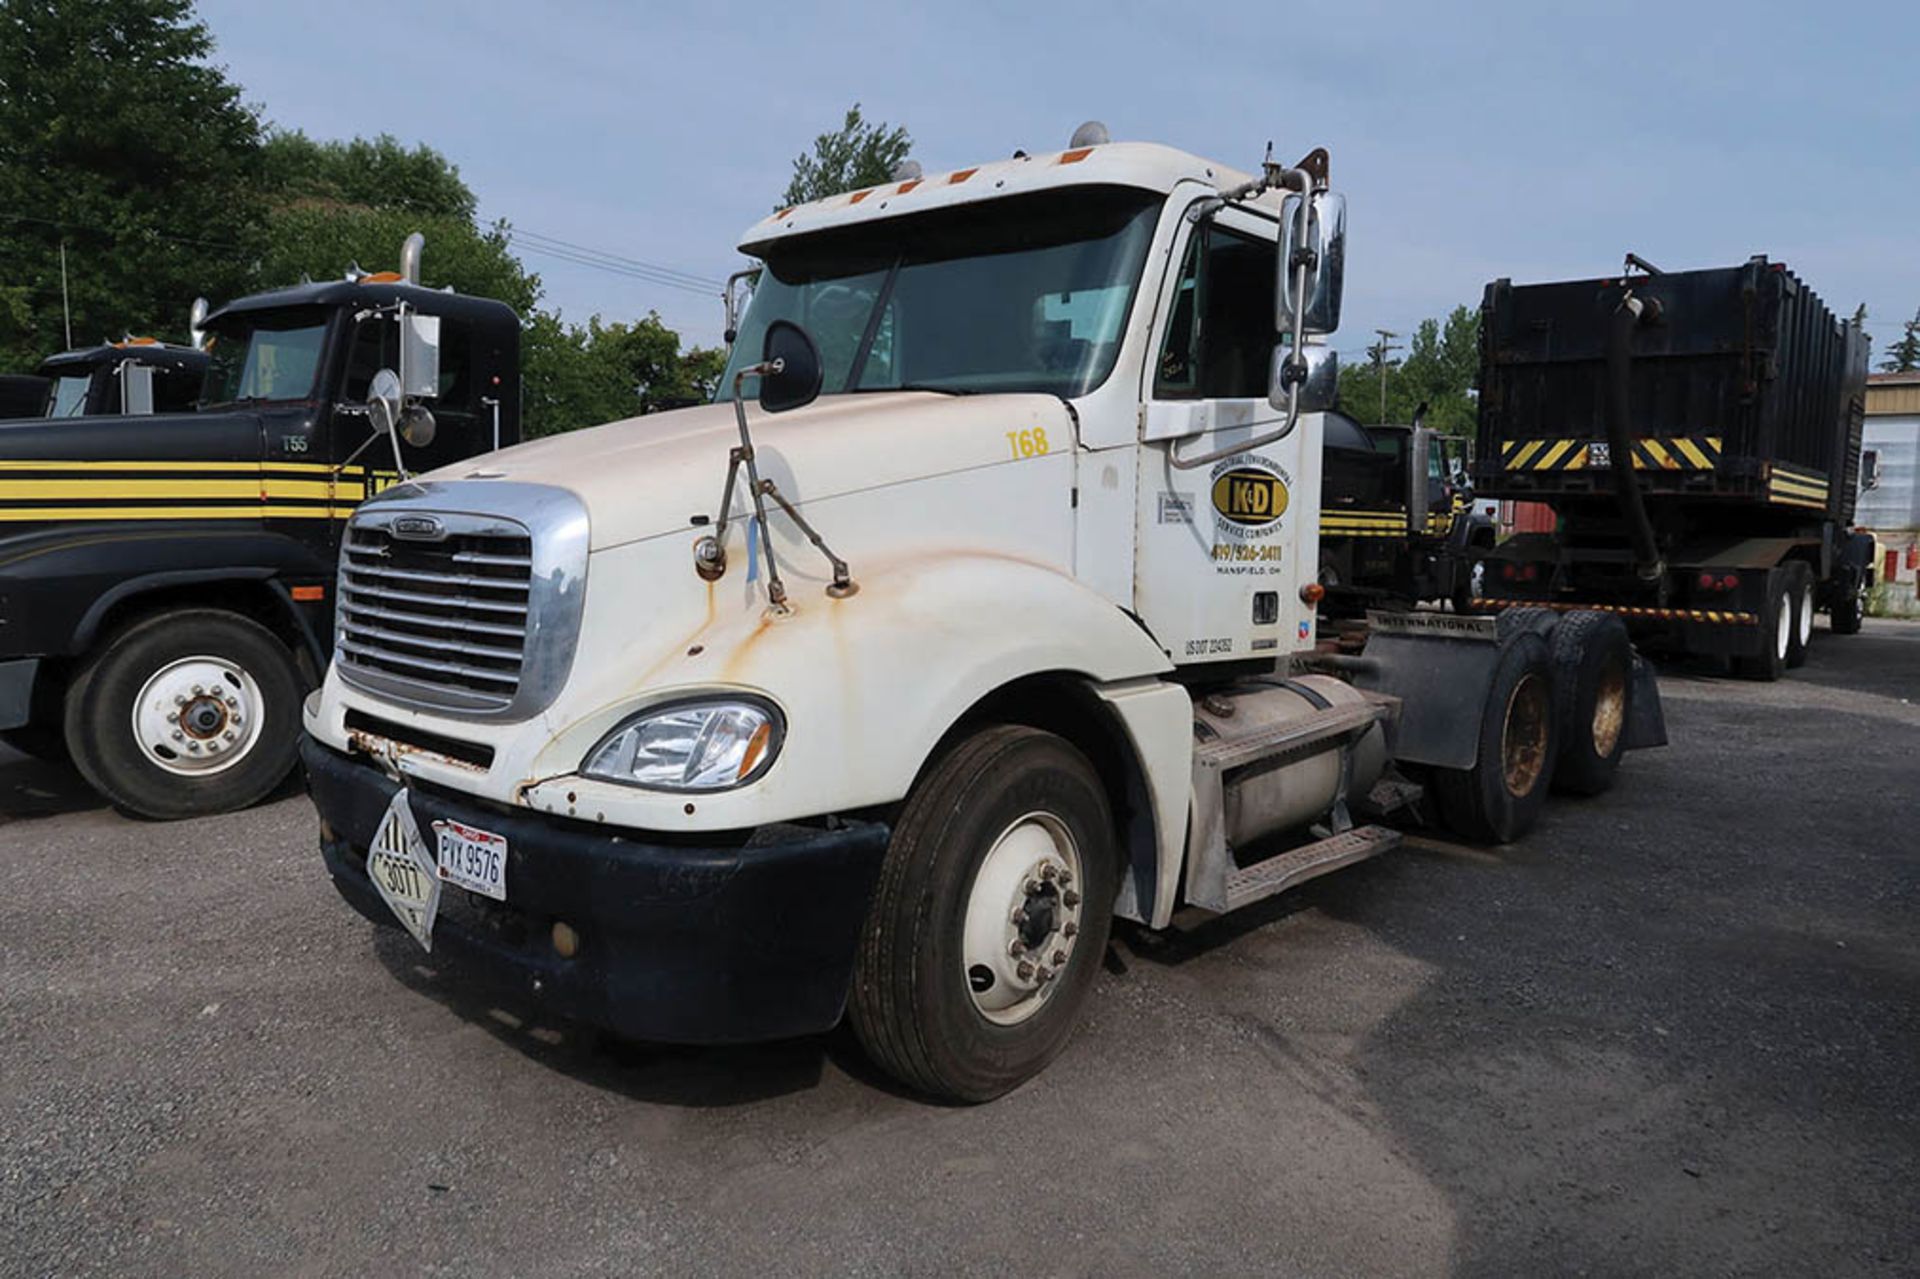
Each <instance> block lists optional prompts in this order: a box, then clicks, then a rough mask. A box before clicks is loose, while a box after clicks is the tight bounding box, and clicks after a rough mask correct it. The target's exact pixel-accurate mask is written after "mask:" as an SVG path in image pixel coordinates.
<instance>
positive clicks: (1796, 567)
mask: <svg viewBox="0 0 1920 1279" xmlns="http://www.w3.org/2000/svg"><path fill="white" fill-rule="evenodd" d="M1786 567H1787V603H1788V605H1789V606H1790V607H1791V608H1792V609H1793V625H1792V626H1791V628H1790V629H1789V633H1788V635H1787V668H1788V669H1789V670H1792V669H1796V668H1798V667H1801V666H1805V665H1806V664H1807V645H1808V644H1810V643H1812V642H1813V565H1811V564H1809V563H1807V562H1806V561H1805V560H1794V561H1793V562H1792V563H1790V564H1788V565H1787V566H1786Z"/></svg>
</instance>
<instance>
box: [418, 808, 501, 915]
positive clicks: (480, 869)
mask: <svg viewBox="0 0 1920 1279" xmlns="http://www.w3.org/2000/svg"><path fill="white" fill-rule="evenodd" d="M433 833H434V834H435V835H436V836H437V837H438V839H439V843H440V850H439V851H440V868H439V869H440V878H441V879H444V880H446V881H447V882H448V883H449V884H458V885H460V887H462V888H466V889H470V890H472V891H473V892H476V893H479V894H481V895H482V896H483V897H491V898H493V899H494V900H495V901H501V902H503V901H505V900H507V837H506V836H505V835H496V834H494V833H493V832H492V831H490V830H480V829H478V828H477V827H473V826H465V825H462V824H461V823H459V822H435V823H434V824H433Z"/></svg>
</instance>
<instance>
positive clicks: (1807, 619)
mask: <svg viewBox="0 0 1920 1279" xmlns="http://www.w3.org/2000/svg"><path fill="white" fill-rule="evenodd" d="M1796 611H1797V612H1798V615H1799V617H1800V647H1801V648H1805V647H1806V646H1807V641H1808V640H1811V639H1812V638H1813V588H1812V587H1811V586H1809V587H1808V588H1807V589H1806V590H1804V591H1801V592H1800V599H1799V601H1798V603H1797V605H1796Z"/></svg>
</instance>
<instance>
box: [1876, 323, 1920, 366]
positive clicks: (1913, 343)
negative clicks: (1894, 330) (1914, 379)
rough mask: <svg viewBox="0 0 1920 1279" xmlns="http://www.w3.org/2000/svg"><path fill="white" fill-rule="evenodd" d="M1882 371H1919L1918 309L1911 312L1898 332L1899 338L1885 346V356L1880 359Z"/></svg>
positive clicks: (1919, 332)
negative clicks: (1909, 317) (1910, 316)
mask: <svg viewBox="0 0 1920 1279" xmlns="http://www.w3.org/2000/svg"><path fill="white" fill-rule="evenodd" d="M1880 371H1881V372H1882V373H1916V372H1920V311H1915V312H1914V313H1913V318H1912V319H1911V320H1908V321H1907V322H1906V324H1905V325H1904V326H1902V331H1901V334H1900V340H1899V341H1897V342H1895V343H1894V344H1893V345H1891V346H1889V347H1888V348H1887V358H1886V359H1884V360H1882V361H1880Z"/></svg>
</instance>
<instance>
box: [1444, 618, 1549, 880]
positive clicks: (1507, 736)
mask: <svg viewBox="0 0 1920 1279" xmlns="http://www.w3.org/2000/svg"><path fill="white" fill-rule="evenodd" d="M1553 702H1554V698H1553V660H1552V657H1551V655H1550V653H1549V650H1548V647H1547V641H1546V639H1545V638H1544V637H1542V636H1541V634H1540V633H1539V632H1538V631H1537V630H1533V629H1518V630H1516V631H1515V632H1514V633H1513V634H1512V635H1510V636H1509V637H1508V638H1507V639H1506V640H1505V641H1504V642H1503V643H1502V646H1501V651H1500V657H1499V660H1498V662H1497V664H1496V665H1495V666H1494V672H1493V680H1492V683H1491V684H1490V686H1489V687H1488V689H1487V700H1486V702H1485V703H1484V704H1483V705H1482V707H1481V712H1480V741H1479V751H1478V758H1477V759H1476V761H1475V763H1474V766H1473V767H1472V768H1469V769H1453V768H1436V769H1434V770H1433V780H1434V788H1435V797H1436V798H1437V799H1438V801H1439V804H1440V815H1441V820H1442V821H1444V822H1445V823H1446V825H1447V827H1448V828H1449V829H1451V830H1452V831H1453V832H1454V833H1455V834H1457V835H1459V836H1461V837H1462V838H1464V839H1467V840H1470V841H1472V842H1474V843H1481V844H1506V843H1511V842H1512V841H1513V840H1516V839H1518V838H1520V837H1521V836H1522V835H1524V834H1526V833H1527V832H1528V831H1529V830H1531V829H1533V824H1534V823H1535V822H1536V821H1538V820H1539V818H1540V810H1541V809H1542V808H1543V807H1545V805H1546V802H1547V790H1548V787H1549V786H1550V785H1551V784H1552V780H1553V768H1554V763H1555V753H1556V751H1557V749H1558V747H1559V726H1558V722H1557V721H1558V717H1557V716H1556V715H1555V713H1554V704H1553Z"/></svg>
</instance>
